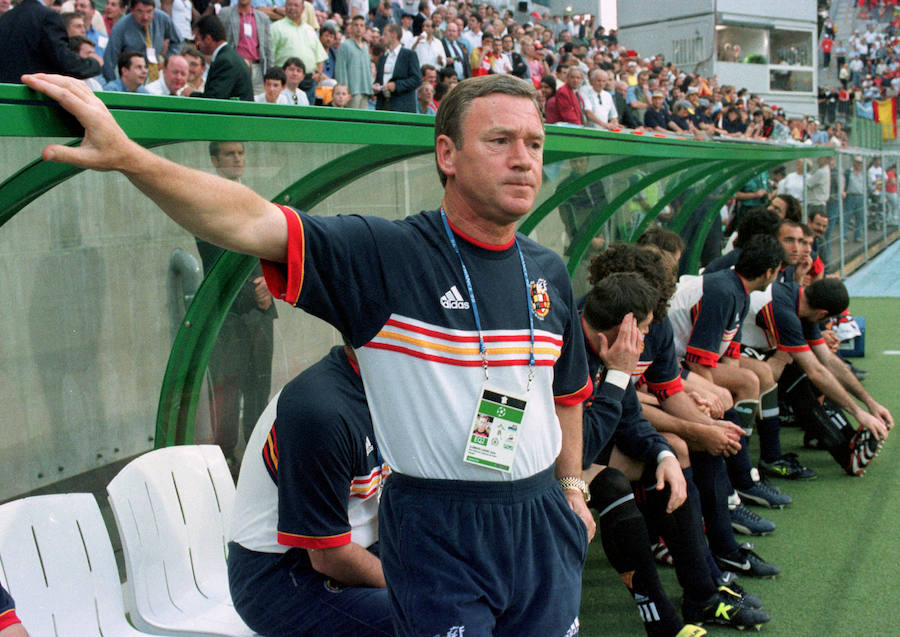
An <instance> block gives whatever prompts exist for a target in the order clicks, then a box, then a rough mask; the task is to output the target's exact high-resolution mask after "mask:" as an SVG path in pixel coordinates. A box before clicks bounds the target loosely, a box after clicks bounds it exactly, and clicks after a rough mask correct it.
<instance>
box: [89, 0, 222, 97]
mask: <svg viewBox="0 0 900 637" xmlns="http://www.w3.org/2000/svg"><path fill="white" fill-rule="evenodd" d="M106 6H109V5H106ZM185 59H186V60H187V65H188V81H189V82H192V83H193V82H196V81H197V80H198V79H200V76H201V75H203V69H204V68H206V63H205V62H204V61H203V59H202V58H198V57H194V56H193V55H188V56H185Z"/></svg>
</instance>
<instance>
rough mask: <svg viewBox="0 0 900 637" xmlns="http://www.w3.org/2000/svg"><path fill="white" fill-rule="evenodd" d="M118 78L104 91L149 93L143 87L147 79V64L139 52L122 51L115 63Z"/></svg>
mask: <svg viewBox="0 0 900 637" xmlns="http://www.w3.org/2000/svg"><path fill="white" fill-rule="evenodd" d="M117 67H118V70H119V77H117V78H116V79H114V80H112V81H111V82H108V83H107V84H106V85H105V86H104V87H103V90H104V91H113V92H116V93H148V94H149V93H150V91H148V90H147V87H145V86H144V81H145V80H146V79H147V62H146V61H145V60H144V54H143V53H141V52H139V51H123V52H122V53H120V54H119V60H118V63H117Z"/></svg>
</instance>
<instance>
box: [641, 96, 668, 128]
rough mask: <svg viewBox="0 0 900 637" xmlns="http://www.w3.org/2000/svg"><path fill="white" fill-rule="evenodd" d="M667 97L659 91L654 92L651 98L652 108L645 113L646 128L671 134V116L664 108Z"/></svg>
mask: <svg viewBox="0 0 900 637" xmlns="http://www.w3.org/2000/svg"><path fill="white" fill-rule="evenodd" d="M665 98H666V95H665V93H663V92H662V91H660V90H659V89H657V90H655V91H653V93H652V94H651V97H650V108H648V109H647V110H646V112H645V113H644V128H649V129H650V130H652V131H659V132H660V133H668V132H671V128H670V127H669V114H668V112H666V109H665V108H664V107H663V103H664V101H665Z"/></svg>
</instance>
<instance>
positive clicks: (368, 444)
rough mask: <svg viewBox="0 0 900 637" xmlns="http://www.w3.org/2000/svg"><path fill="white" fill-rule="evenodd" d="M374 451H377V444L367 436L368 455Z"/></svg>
mask: <svg viewBox="0 0 900 637" xmlns="http://www.w3.org/2000/svg"><path fill="white" fill-rule="evenodd" d="M373 451H375V445H373V444H372V441H371V440H369V437H368V436H366V455H367V456H368V455H369V454H370V453H372V452H373Z"/></svg>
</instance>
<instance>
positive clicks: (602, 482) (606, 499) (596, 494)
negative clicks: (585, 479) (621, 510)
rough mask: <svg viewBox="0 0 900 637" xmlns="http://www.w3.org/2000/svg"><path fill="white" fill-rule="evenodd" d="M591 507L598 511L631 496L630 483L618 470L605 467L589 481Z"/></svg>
mask: <svg viewBox="0 0 900 637" xmlns="http://www.w3.org/2000/svg"><path fill="white" fill-rule="evenodd" d="M590 492H591V505H593V506H594V507H595V508H597V509H598V510H600V511H603V510H604V509H606V508H607V507H608V506H609V505H611V504H613V503H614V502H616V501H617V500H621V499H622V498H623V497H626V496H629V495H631V493H632V491H631V483H630V482H629V481H628V478H626V477H625V474H624V473H622V472H621V471H619V470H618V469H613V468H612V467H607V468H606V469H604V470H603V471H601V472H600V473H598V474H597V477H596V478H594V479H593V480H592V481H591V485H590Z"/></svg>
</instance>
